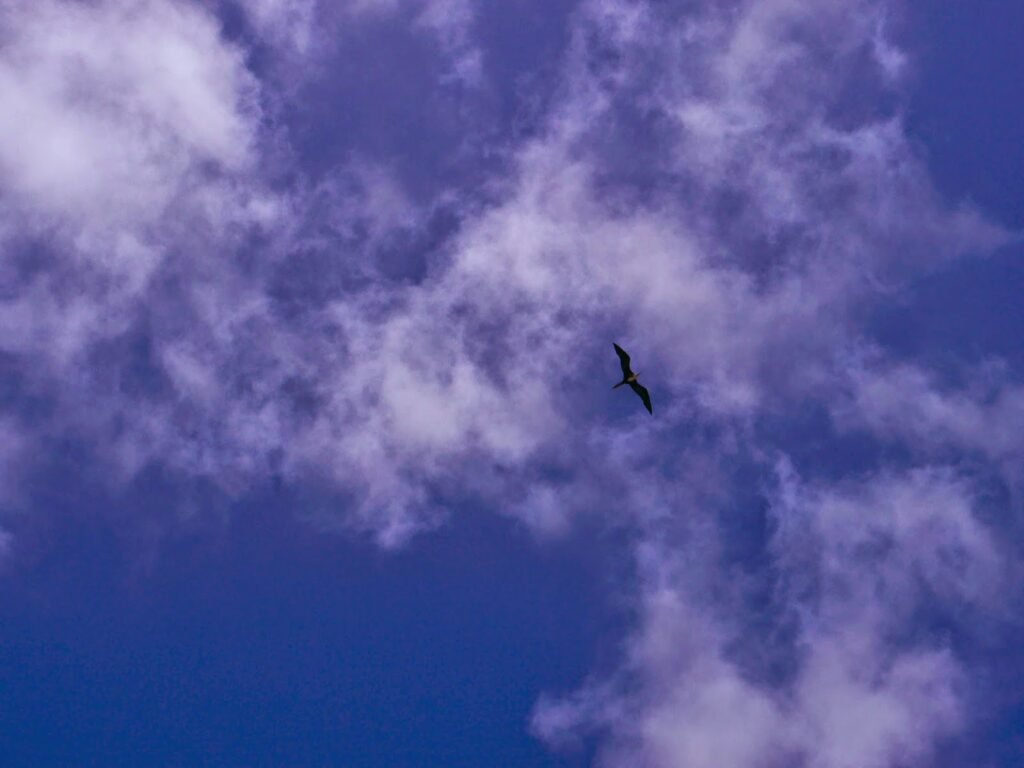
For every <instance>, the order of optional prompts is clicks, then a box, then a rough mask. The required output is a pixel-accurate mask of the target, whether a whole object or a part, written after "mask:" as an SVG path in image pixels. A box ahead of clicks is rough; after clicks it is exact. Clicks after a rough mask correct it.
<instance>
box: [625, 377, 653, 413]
mask: <svg viewBox="0 0 1024 768" xmlns="http://www.w3.org/2000/svg"><path fill="white" fill-rule="evenodd" d="M629 386H630V387H631V388H632V389H633V391H634V392H636V393H637V394H638V395H640V399H641V400H643V401H644V408H646V409H647V412H648V413H649V414H651V415H652V416H653V415H654V409H653V408H651V393H650V392H648V391H647V387H645V386H644V385H643V384H640V383H639V382H636V381H631V382H629Z"/></svg>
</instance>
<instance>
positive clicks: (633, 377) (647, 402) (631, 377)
mask: <svg viewBox="0 0 1024 768" xmlns="http://www.w3.org/2000/svg"><path fill="white" fill-rule="evenodd" d="M612 346H613V347H615V352H616V353H617V354H618V356H619V364H620V365H621V366H622V381H620V382H619V383H618V384H616V385H615V386H614V387H612V389H618V388H619V387H621V386H622V385H623V384H629V387H630V389H632V390H633V391H634V392H636V393H637V394H638V395H639V396H640V399H641V400H643V401H644V407H645V408H646V409H647V412H648V413H650V414H651V415H652V416H653V415H654V410H653V409H652V408H651V395H650V393H649V392H648V391H647V388H646V387H645V386H644V385H643V384H641V383H640V382H639V381H637V377H638V376H639V375H640V374H638V373H633V371H632V370H631V369H630V367H629V355H627V354H626V350H624V349H623V348H622V347H620V346H619V345H618V344H616V343H614V342H612Z"/></svg>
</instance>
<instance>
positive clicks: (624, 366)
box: [612, 341, 633, 378]
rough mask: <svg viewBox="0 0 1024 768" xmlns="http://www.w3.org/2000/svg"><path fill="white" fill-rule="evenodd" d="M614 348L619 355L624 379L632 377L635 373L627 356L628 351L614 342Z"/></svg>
mask: <svg viewBox="0 0 1024 768" xmlns="http://www.w3.org/2000/svg"><path fill="white" fill-rule="evenodd" d="M612 346H613V347H615V351H616V353H618V355H619V364H620V365H621V366H622V378H626V377H628V376H630V375H632V373H633V371H631V370H630V368H629V355H627V354H626V350H624V349H623V348H622V347H620V346H619V345H618V344H616V343H615V342H614V341H613V342H612Z"/></svg>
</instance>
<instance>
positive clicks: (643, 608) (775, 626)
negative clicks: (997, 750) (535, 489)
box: [533, 463, 1007, 768]
mask: <svg viewBox="0 0 1024 768" xmlns="http://www.w3.org/2000/svg"><path fill="white" fill-rule="evenodd" d="M771 518H772V520H773V521H774V529H775V533H774V535H773V536H772V540H771V541H770V543H769V545H768V549H769V551H770V553H771V556H772V565H771V567H770V568H769V569H767V571H766V572H765V573H764V574H763V575H762V578H767V579H770V580H771V581H772V583H773V584H774V585H775V588H774V591H773V594H772V605H771V608H770V614H771V616H772V622H770V623H769V624H767V625H766V624H765V623H764V622H760V623H757V624H754V623H752V619H753V617H752V616H750V615H749V614H747V615H744V612H742V611H737V610H735V609H736V606H737V602H736V601H735V595H733V599H728V595H729V593H730V591H731V590H732V589H735V588H734V587H733V588H730V587H729V586H727V585H724V584H722V583H718V584H717V586H716V589H714V590H712V594H710V595H709V594H708V592H707V591H706V588H705V583H706V581H707V578H708V576H707V573H706V571H705V570H704V569H705V568H706V567H707V565H708V563H707V562H706V561H705V560H704V559H703V558H701V557H696V558H693V557H692V556H691V551H692V548H693V546H694V542H690V543H689V545H688V546H687V547H686V548H684V549H680V550H664V549H659V548H651V547H648V548H647V550H646V553H644V554H642V555H641V559H640V564H639V568H640V574H641V584H642V588H641V590H642V591H641V598H640V603H639V622H638V628H637V630H636V632H635V633H634V635H633V636H632V637H631V639H630V641H629V644H628V646H627V649H626V654H625V661H624V664H623V666H622V668H621V669H620V670H619V671H618V672H617V673H616V674H615V676H614V677H613V678H611V679H610V680H603V681H602V680H596V681H593V682H592V683H591V684H590V685H588V686H587V687H585V688H584V689H582V690H581V691H580V692H578V693H577V694H575V695H574V696H572V697H569V698H568V699H561V700H554V699H550V698H546V699H542V700H541V702H540V704H539V706H538V709H537V710H536V712H535V715H534V720H533V727H534V730H535V732H536V733H537V734H538V735H539V736H541V737H542V738H544V739H545V740H547V741H549V742H551V743H553V744H556V745H557V744H564V743H566V741H565V740H566V739H567V738H571V737H572V735H573V734H574V732H579V731H580V730H581V729H582V730H583V731H584V732H586V730H587V729H597V730H598V731H599V732H604V733H606V734H608V735H607V738H606V740H605V741H604V744H605V747H604V749H603V750H602V752H601V755H600V759H599V764H601V765H608V766H617V765H636V764H638V763H639V764H642V765H650V766H676V765H693V766H703V765H719V766H723V767H724V768H731V767H732V766H737V768H738V767H739V766H749V765H793V764H796V765H808V766H820V767H821V768H845V767H846V766H855V765H862V766H872V767H875V766H877V767H879V768H881V767H882V766H891V765H917V764H927V761H928V759H929V756H930V755H931V753H932V750H933V749H934V747H935V745H936V743H937V742H938V741H939V740H940V739H942V738H945V737H947V736H948V735H950V734H952V733H955V732H956V731H957V730H958V729H959V728H962V727H964V725H965V724H966V722H967V714H966V713H965V712H964V710H963V706H964V705H963V701H964V699H963V696H964V691H965V688H966V687H967V685H968V680H967V677H968V675H967V670H966V669H965V668H964V666H963V664H962V663H961V662H960V661H958V659H957V658H956V656H955V654H954V653H953V651H952V650H951V648H950V647H949V645H948V644H947V641H946V640H945V639H944V637H943V635H942V633H935V634H929V633H928V632H922V629H921V624H920V622H919V621H918V620H915V617H914V612H915V610H919V609H920V608H921V607H923V606H925V605H927V604H928V603H929V602H930V600H932V599H933V598H932V591H933V590H934V592H936V593H938V594H939V595H940V596H941V598H942V600H943V601H944V604H945V605H946V606H947V607H948V608H950V610H956V609H955V608H954V606H958V605H959V606H977V605H979V604H984V603H987V602H988V601H989V600H990V599H991V598H990V597H989V595H994V594H999V593H1000V592H1001V591H1002V590H1004V589H1005V587H1006V586H1007V583H1006V581H1004V579H1005V576H1006V574H1005V573H1000V572H999V570H998V567H997V564H998V563H1000V562H1001V555H1000V553H999V551H998V547H997V546H996V544H995V542H994V540H993V538H992V536H991V534H990V533H989V532H988V531H987V530H986V529H985V528H984V526H983V525H982V524H981V523H980V522H979V521H978V519H977V517H976V514H975V510H974V494H973V492H972V491H971V489H970V487H969V484H967V483H965V482H964V481H963V480H962V479H960V478H958V477H956V476H955V475H954V474H953V473H952V472H950V471H949V470H946V469H942V468H930V469H922V470H915V471H913V472H910V473H908V474H905V475H900V476H888V475H879V476H876V477H872V478H868V479H866V480H864V481H861V482H859V483H855V484H851V485H850V486H849V487H847V488H844V489H841V490H839V489H833V488H830V487H821V488H819V487H814V486H807V485H805V484H804V483H802V482H801V481H800V480H799V479H798V478H797V477H796V476H795V475H794V474H793V473H792V469H791V468H790V467H789V466H788V465H787V464H786V463H783V464H781V465H780V468H779V481H778V485H777V487H776V490H775V492H774V497H773V500H772V503H771ZM713 578H715V579H722V578H728V577H727V575H726V574H722V573H719V574H718V575H717V576H715V577H713ZM723 590H724V594H725V595H726V596H727V599H726V600H725V601H724V602H725V604H726V606H727V608H726V609H724V610H723V608H722V593H723ZM716 603H718V605H716ZM755 628H756V629H755ZM754 631H760V632H766V631H767V632H769V633H778V632H783V633H784V634H785V632H786V631H788V632H789V637H788V639H787V640H786V642H785V643H783V648H782V656H783V657H784V658H783V659H781V661H782V662H784V665H783V666H784V668H785V669H787V670H788V671H787V672H786V673H785V674H784V675H782V676H781V677H779V676H778V675H777V674H774V675H773V674H771V673H770V671H769V669H768V668H767V667H771V666H773V665H777V664H778V663H779V662H780V659H778V658H775V659H772V658H765V657H764V656H760V657H758V660H759V662H760V664H757V663H755V664H752V663H751V660H750V657H749V656H748V655H746V654H745V653H744V652H743V648H744V646H745V645H753V646H758V647H760V648H761V649H762V650H763V648H765V647H770V646H771V645H772V641H771V640H770V638H769V637H763V636H762V637H749V636H748V633H751V632H754ZM765 662H771V663H770V664H765ZM762 664H763V665H764V666H762Z"/></svg>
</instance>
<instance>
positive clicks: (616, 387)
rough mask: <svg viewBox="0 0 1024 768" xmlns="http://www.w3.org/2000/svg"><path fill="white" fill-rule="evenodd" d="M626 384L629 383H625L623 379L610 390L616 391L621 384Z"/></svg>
mask: <svg viewBox="0 0 1024 768" xmlns="http://www.w3.org/2000/svg"><path fill="white" fill-rule="evenodd" d="M628 383H629V382H628V381H626V380H625V379H623V380H622V381H620V382H619V383H618V384H616V385H615V386H614V387H612V389H618V388H619V387H621V386H622V385H623V384H628Z"/></svg>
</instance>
